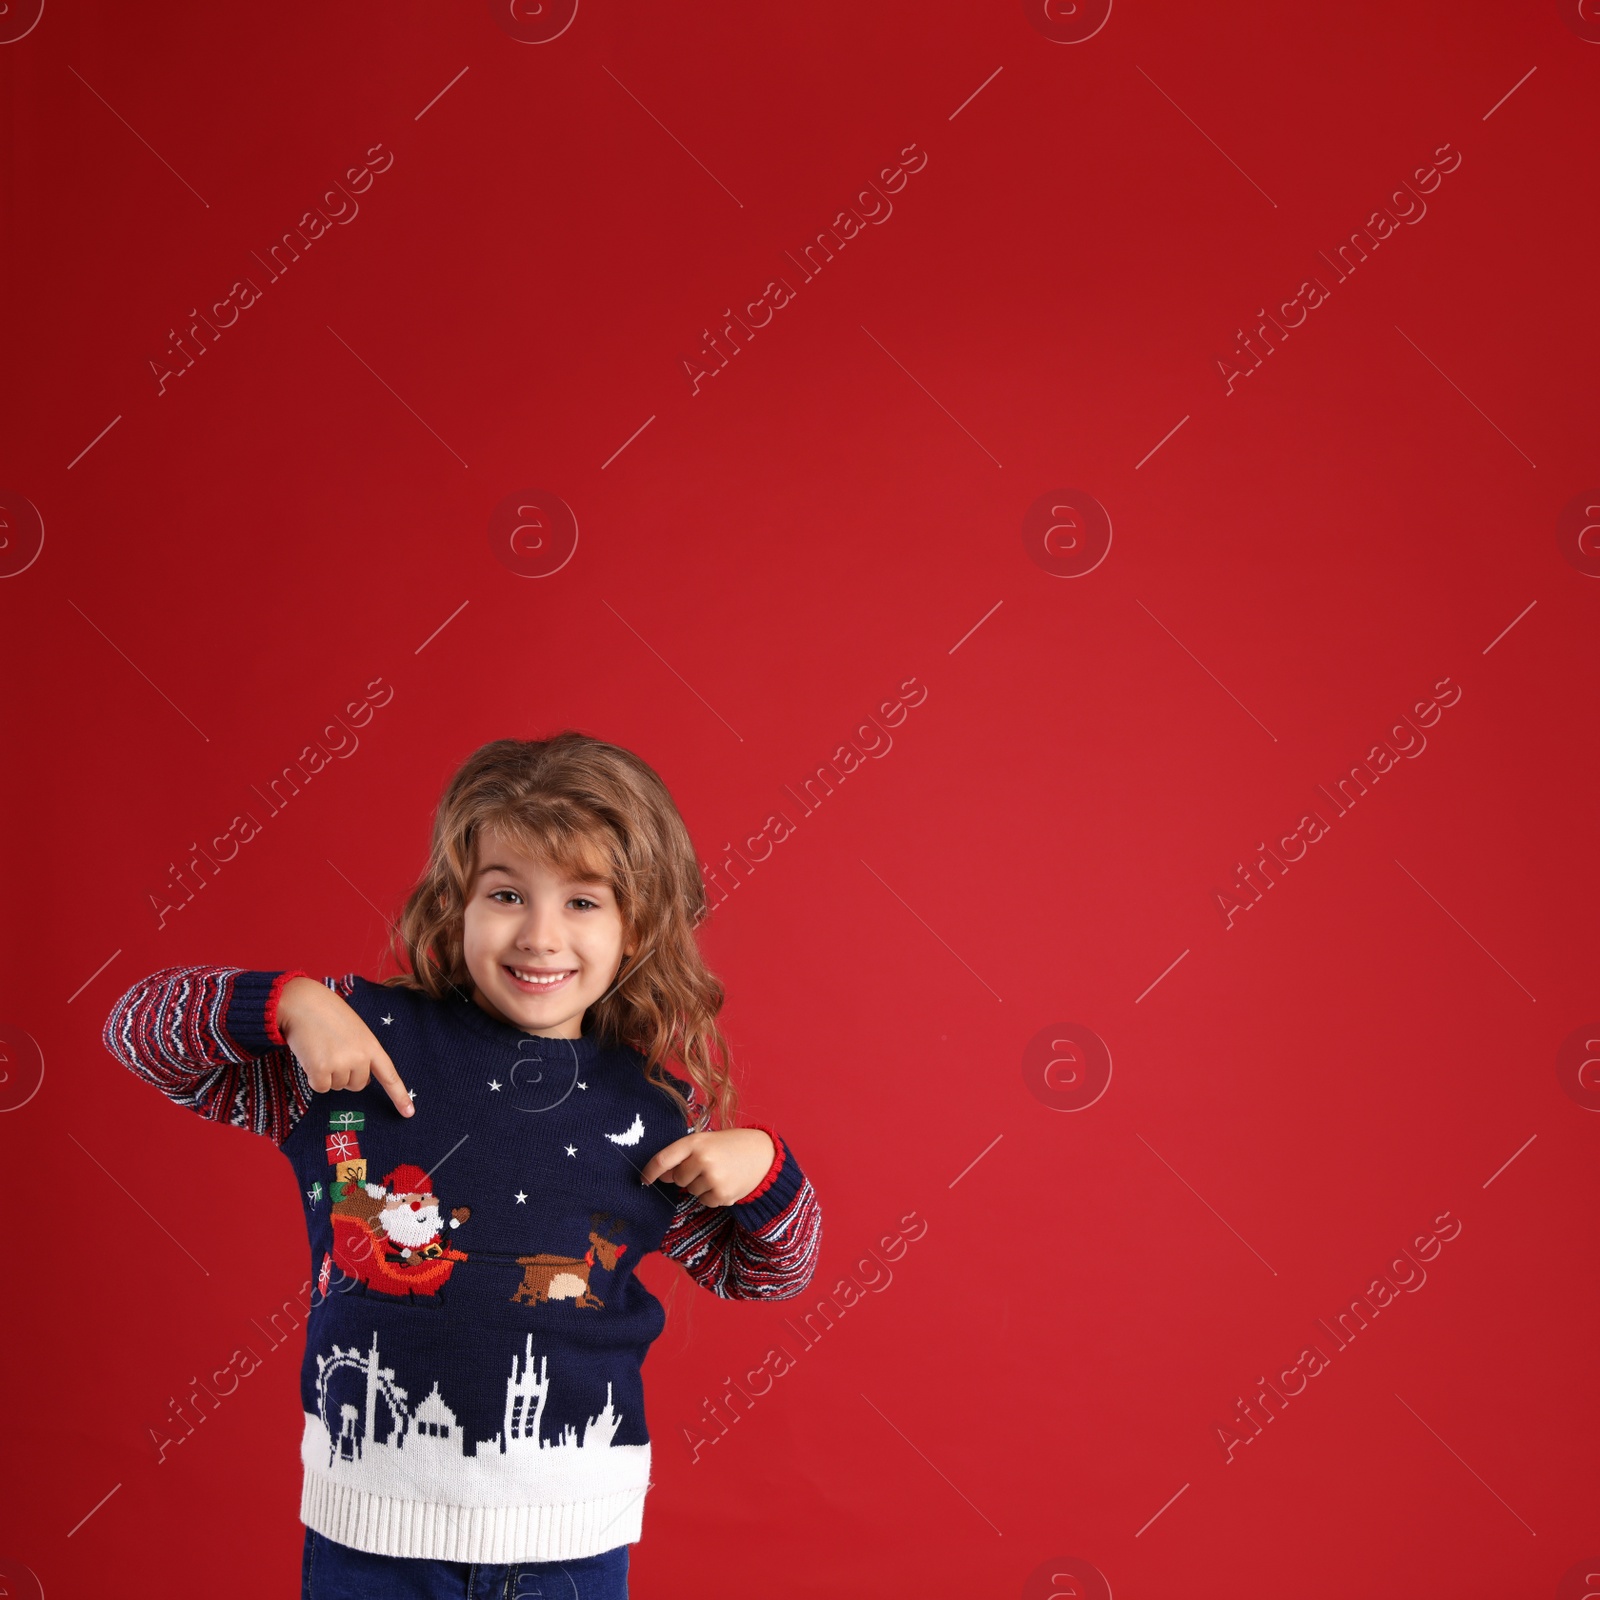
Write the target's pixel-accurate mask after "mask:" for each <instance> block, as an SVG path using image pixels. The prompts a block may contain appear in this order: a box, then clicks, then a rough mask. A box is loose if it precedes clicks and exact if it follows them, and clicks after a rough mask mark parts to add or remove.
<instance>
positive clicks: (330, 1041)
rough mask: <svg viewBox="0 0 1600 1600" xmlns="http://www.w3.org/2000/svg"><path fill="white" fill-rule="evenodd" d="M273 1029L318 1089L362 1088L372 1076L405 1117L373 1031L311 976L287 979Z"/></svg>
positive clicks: (401, 1094) (403, 1099) (406, 1104)
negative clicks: (275, 1028) (275, 1026)
mask: <svg viewBox="0 0 1600 1600" xmlns="http://www.w3.org/2000/svg"><path fill="white" fill-rule="evenodd" d="M278 1032H279V1033H281V1034H282V1035H283V1038H284V1042H285V1043H286V1044H287V1045H288V1046H289V1048H290V1050H292V1051H293V1052H294V1057H295V1059H296V1060H297V1061H298V1062H299V1063H300V1065H301V1067H302V1068H303V1069H304V1071H305V1075H306V1079H307V1081H308V1082H309V1083H310V1085H311V1087H312V1088H313V1089H314V1090H315V1091H316V1092H317V1093H318V1094H327V1093H328V1092H329V1091H330V1090H332V1089H365V1088H366V1086H367V1080H368V1079H369V1078H376V1079H377V1080H378V1082H379V1083H381V1084H382V1085H383V1088H384V1092H385V1093H386V1094H387V1095H388V1096H389V1098H390V1099H391V1100H392V1101H394V1103H395V1105H396V1106H397V1107H399V1110H400V1115H401V1116H403V1117H409V1116H410V1115H411V1114H412V1111H413V1110H414V1109H415V1108H414V1107H413V1105H412V1103H411V1096H410V1095H409V1094H408V1093H407V1092H406V1086H405V1085H404V1084H403V1083H402V1082H401V1081H400V1074H399V1072H398V1071H397V1070H396V1068H395V1064H394V1062H392V1061H391V1060H390V1059H389V1056H388V1052H387V1051H385V1049H384V1048H383V1046H382V1045H381V1044H379V1043H378V1039H377V1035H376V1034H374V1033H373V1031H372V1030H371V1029H370V1028H369V1027H368V1026H367V1025H366V1023H364V1022H363V1021H362V1020H361V1018H360V1017H359V1016H357V1015H356V1012H355V1010H354V1009H353V1008H352V1007H351V1006H349V1005H348V1004H346V1002H345V1001H344V1000H342V999H341V998H340V997H339V996H338V995H336V994H335V993H334V992H333V990H332V989H330V988H328V986H327V985H326V984H322V983H318V982H317V980H316V979H315V978H291V979H290V980H289V981H288V982H287V983H286V984H284V986H283V988H282V990H281V991H280V993H279V995H278Z"/></svg>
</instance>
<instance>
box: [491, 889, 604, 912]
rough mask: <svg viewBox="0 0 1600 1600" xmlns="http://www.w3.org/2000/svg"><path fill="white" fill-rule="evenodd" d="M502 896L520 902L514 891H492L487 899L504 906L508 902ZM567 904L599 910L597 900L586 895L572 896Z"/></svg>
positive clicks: (519, 897)
mask: <svg viewBox="0 0 1600 1600" xmlns="http://www.w3.org/2000/svg"><path fill="white" fill-rule="evenodd" d="M503 894H508V895H510V896H511V897H512V899H513V900H517V901H520V899H521V898H522V897H521V896H520V895H519V894H518V893H517V891H516V890H515V889H494V890H492V891H491V892H490V894H489V898H490V899H491V900H494V901H498V902H499V903H500V904H501V905H505V904H507V903H508V902H506V901H504V900H501V899H500V896H501V895H503ZM567 904H568V905H574V906H588V907H589V908H590V909H592V910H595V911H598V910H599V909H600V902H599V901H598V900H591V899H590V898H589V896H588V895H581V894H580V895H574V896H573V897H572V899H571V900H569V901H568V902H567Z"/></svg>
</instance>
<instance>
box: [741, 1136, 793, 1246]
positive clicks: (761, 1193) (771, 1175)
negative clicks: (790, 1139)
mask: <svg viewBox="0 0 1600 1600" xmlns="http://www.w3.org/2000/svg"><path fill="white" fill-rule="evenodd" d="M761 1131H762V1132H763V1133H766V1134H770V1135H771V1137H772V1142H773V1143H774V1144H775V1145H777V1146H778V1154H777V1155H776V1156H774V1158H773V1168H775V1169H776V1170H771V1169H769V1171H768V1173H767V1177H766V1179H765V1180H763V1183H762V1185H761V1187H760V1188H759V1189H758V1190H756V1191H755V1192H754V1193H753V1194H751V1195H749V1196H748V1197H746V1198H745V1199H743V1200H735V1201H734V1203H733V1205H732V1207H731V1208H730V1209H731V1210H732V1211H733V1214H734V1215H735V1216H736V1217H737V1218H738V1219H739V1226H740V1227H741V1228H745V1229H747V1230H749V1231H750V1232H754V1231H755V1230H756V1229H758V1228H762V1227H765V1226H766V1224H767V1223H769V1222H771V1221H772V1220H773V1219H774V1218H776V1217H779V1216H781V1215H782V1214H783V1213H784V1212H785V1211H787V1210H788V1209H789V1207H790V1205H791V1204H792V1203H793V1201H794V1198H795V1196H796V1195H797V1194H798V1193H799V1192H800V1190H801V1188H802V1187H803V1185H804V1184H805V1174H804V1173H803V1172H802V1171H801V1170H800V1163H799V1162H798V1161H796V1160H795V1158H794V1151H793V1150H791V1149H790V1148H789V1146H788V1144H787V1143H786V1142H785V1141H783V1140H781V1139H780V1138H779V1137H778V1135H777V1134H776V1133H774V1132H773V1131H772V1129H771V1128H766V1127H763V1128H762V1130H761Z"/></svg>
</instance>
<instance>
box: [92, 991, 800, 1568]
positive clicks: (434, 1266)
mask: <svg viewBox="0 0 1600 1600" xmlns="http://www.w3.org/2000/svg"><path fill="white" fill-rule="evenodd" d="M308 976H310V974H308V973H304V972H300V971H298V970H292V971H287V972H254V971H249V970H246V969H244V968H240V967H231V966H175V967H166V968H163V969H162V970H160V971H158V972H155V973H152V974H151V975H150V976H149V977H147V978H144V979H142V980H141V981H140V982H138V983H136V984H134V985H133V986H132V987H131V988H130V989H129V990H127V992H126V993H125V994H123V995H122V996H121V998H120V999H118V1001H117V1002H116V1004H115V1006H114V1007H113V1008H112V1010H111V1013H110V1015H109V1016H108V1017H107V1019H106V1023H105V1028H104V1033H103V1037H104V1042H105V1045H106V1048H107V1049H108V1050H109V1051H110V1052H111V1054H112V1055H113V1056H115V1057H116V1058H117V1060H119V1061H121V1062H122V1063H123V1065H124V1066H126V1067H127V1068H128V1069H129V1070H130V1071H132V1072H133V1073H135V1074H136V1075H137V1076H138V1077H140V1078H141V1079H143V1080H144V1081H145V1082H147V1083H149V1084H151V1085H152V1086H153V1087H154V1088H156V1089H158V1090H159V1091H160V1092H161V1093H162V1094H163V1095H165V1096H166V1097H167V1098H168V1099H169V1100H171V1101H173V1102H174V1103H175V1104H177V1105H180V1106H183V1107H185V1108H187V1109H188V1110H191V1111H193V1112H195V1113H196V1114H197V1115H199V1116H202V1117H205V1118H207V1119H208V1120H210V1121H213V1122H218V1123H224V1124H227V1125H229V1126H231V1127H236V1128H242V1129H245V1130H247V1131H249V1132H251V1133H255V1134H259V1135H262V1136H264V1137H265V1138H267V1139H269V1140H271V1142H272V1143H273V1145H274V1146H275V1147H276V1148H277V1149H278V1150H280V1151H281V1152H282V1153H283V1155H284V1156H285V1157H286V1158H287V1160H288V1161H289V1163H290V1165H291V1166H292V1167H293V1169H294V1173H295V1179H296V1183H297V1186H298V1188H299V1191H300V1196H301V1205H302V1210H303V1212H304V1218H305V1226H306V1235H307V1243H308V1246H309V1250H310V1267H311V1279H310V1280H308V1287H309V1284H310V1282H312V1281H314V1283H315V1285H316V1288H315V1293H314V1294H313V1295H312V1296H311V1307H310V1312H309V1315H308V1318H307V1324H306V1351H305V1360H304V1363H303V1365H302V1368H301V1376H300V1390H301V1402H302V1411H303V1432H302V1439H301V1450H300V1456H301V1467H302V1489H301V1505H300V1515H301V1519H302V1521H304V1522H305V1523H306V1525H307V1526H308V1527H311V1528H313V1529H315V1530H316V1531H317V1532H318V1533H321V1534H323V1535H324V1536H325V1537H326V1538H329V1539H333V1540H336V1541H338V1542H340V1543H343V1544H347V1545H350V1546H352V1547H354V1548H356V1549H359V1550H367V1551H372V1552H374V1553H377V1554H382V1555H390V1556H411V1557H426V1558H430V1559H433V1560H444V1561H464V1562H494V1563H509V1562H516V1561H555V1560H561V1559H564V1558H575V1557H580V1556H587V1555H596V1554H599V1553H600V1552H602V1551H605V1550H610V1549H613V1548H615V1547H616V1546H617V1545H620V1544H631V1543H634V1542H636V1541H637V1540H638V1539H639V1537H640V1534H641V1531H642V1523H643V1515H644V1501H645V1497H646V1495H647V1493H648V1490H649V1488H650V1486H651V1479H650V1449H651V1446H650V1433H649V1428H648V1426H647V1422H646V1416H645V1403H644V1391H643V1379H642V1373H641V1367H642V1364H643V1361H644V1358H645V1355H646V1354H647V1352H648V1350H649V1347H650V1345H651V1343H652V1342H653V1341H654V1340H655V1339H656V1337H657V1336H658V1335H659V1334H660V1332H661V1330H662V1328H663V1326H664V1325H665V1320H666V1315H665V1312H664V1311H663V1309H662V1306H661V1302H660V1301H659V1300H658V1299H657V1298H656V1297H655V1296H654V1295H653V1294H652V1293H651V1292H650V1291H649V1290H648V1289H647V1288H646V1287H645V1286H644V1284H643V1283H641V1282H640V1281H639V1279H638V1276H637V1273H636V1271H635V1269H636V1267H637V1265H638V1262H639V1260H640V1259H641V1258H642V1257H643V1256H645V1255H648V1254H649V1253H650V1252H651V1251H653V1250H659V1251H661V1252H662V1254H664V1255H667V1256H670V1257H671V1258H672V1259H673V1260H675V1261H678V1262H680V1263H681V1264H682V1265H683V1267H684V1269H685V1270H686V1271H687V1272H688V1274H689V1275H690V1277H691V1278H693V1279H694V1281H695V1282H696V1283H698V1284H699V1285H700V1286H701V1287H702V1288H705V1289H707V1290H709V1291H710V1292H711V1293H713V1294H715V1295H718V1296H719V1297H721V1298H723V1299H728V1300H783V1299H790V1298H793V1297H794V1296H796V1295H798V1294H800V1293H801V1292H802V1291H803V1290H804V1289H805V1288H806V1286H807V1285H808V1284H809V1283H810V1281H811V1278H812V1275H813V1273H814V1272H815V1270H816V1263H817V1256H818V1252H819V1250H820V1247H821V1240H822V1213H821V1208H820V1207H819V1205H818V1202H817V1197H816V1193H815V1191H814V1190H813V1189H812V1187H811V1183H810V1181H809V1179H807V1178H806V1176H805V1174H804V1173H803V1172H802V1171H801V1169H800V1166H799V1163H798V1161H797V1160H796V1159H795V1155H794V1152H793V1150H792V1149H790V1148H789V1146H788V1144H787V1143H786V1142H785V1141H784V1140H783V1139H782V1138H781V1137H780V1136H779V1135H778V1133H777V1132H776V1131H775V1130H773V1129H772V1128H769V1127H765V1126H764V1125H761V1124H751V1126H760V1127H762V1131H763V1132H765V1133H766V1134H767V1135H768V1136H769V1137H770V1138H771V1140H772V1145H773V1158H772V1164H771V1166H770V1167H769V1168H768V1171H767V1173H766V1176H765V1177H764V1178H763V1179H762V1181H761V1183H760V1184H759V1185H757V1187H756V1188H755V1189H753V1190H752V1191H751V1192H750V1194H748V1195H746V1196H745V1198H744V1199H742V1200H740V1201H738V1202H736V1203H735V1204H733V1205H729V1206H721V1207H708V1206H706V1205H704V1204H703V1203H702V1202H701V1201H700V1200H699V1199H697V1198H696V1197H695V1196H693V1195H691V1194H689V1193H687V1191H685V1190H682V1189H679V1188H678V1187H677V1186H676V1185H674V1184H671V1183H668V1182H667V1181H666V1180H664V1179H662V1180H658V1181H657V1182H656V1183H654V1184H650V1185H644V1184H641V1183H640V1182H639V1173H640V1170H641V1169H642V1168H643V1167H644V1166H645V1164H646V1163H647V1162H648V1161H649V1160H650V1158H651V1157H652V1156H653V1155H654V1154H655V1153H656V1151H658V1150H660V1149H662V1148H664V1147H665V1146H666V1145H668V1144H671V1143H673V1142H674V1141H675V1140H677V1139H679V1138H682V1137H683V1135H684V1134H685V1133H687V1132H693V1131H700V1130H701V1129H703V1128H704V1127H705V1126H706V1124H707V1121H708V1114H707V1112H706V1110H705V1108H704V1107H703V1106H701V1105H699V1104H698V1103H697V1102H696V1100H695V1098H694V1094H693V1088H692V1086H691V1085H690V1084H689V1083H688V1082H687V1081H685V1080H683V1079H681V1078H677V1077H674V1078H673V1081H674V1083H675V1084H676V1085H677V1087H678V1088H679V1089H680V1091H681V1092H682V1093H683V1094H684V1097H685V1099H686V1100H688V1101H689V1103H690V1112H691V1115H690V1119H689V1120H688V1122H686V1120H685V1117H684V1114H683V1111H682V1109H681V1108H680V1107H679V1105H678V1104H677V1103H676V1102H675V1101H674V1100H673V1099H672V1097H671V1096H670V1095H669V1094H667V1093H666V1092H665V1091H664V1090H662V1089H661V1088H659V1087H658V1086H657V1085H655V1084H652V1083H650V1082H649V1081H648V1080H647V1079H646V1077H645V1075H644V1060H643V1057H642V1056H640V1055H639V1054H638V1053H637V1052H635V1051H633V1050H631V1049H627V1048H625V1047H619V1046H612V1045H607V1044H605V1043H603V1042H602V1041H600V1040H599V1039H597V1038H595V1037H593V1036H588V1035H586V1036H583V1037H580V1038H577V1039H556V1038H548V1037H545V1036H543V1035H539V1034H528V1033H524V1032H523V1031H522V1030H521V1029H520V1028H517V1027H515V1026H513V1025H512V1024H510V1023H505V1022H501V1021H500V1020H499V1019H498V1018H495V1017H492V1016H490V1015H489V1013H488V1012H486V1011H484V1010H483V1009H482V1008H481V1007H480V1006H478V1005H476V1004H475V1003H474V1002H472V1001H471V1000H470V999H468V998H465V997H459V998H455V999H451V1000H435V999H433V998H432V997H431V996H429V995H426V994H424V993H422V992H420V991H417V990H411V989H404V988H399V987H388V986H385V985H383V984H378V983H374V982H372V981H370V980H369V979H366V978H363V977H360V976H358V975H356V974H353V973H352V974H347V975H346V976H344V977H341V978H331V977H325V978H323V979H321V982H322V983H324V984H325V985H326V986H327V987H328V988H329V989H331V990H332V991H333V992H334V993H335V994H338V995H339V996H340V997H341V998H342V999H344V1000H345V1001H346V1003H347V1004H349V1005H350V1006H351V1007H352V1009H354V1010H355V1012H356V1013H357V1015H358V1016H360V1017H361V1019H362V1020H363V1021H364V1022H365V1023H366V1024H367V1026H368V1027H369V1028H370V1029H371V1030H372V1032H373V1033H374V1035H376V1037H377V1038H378V1040H379V1042H380V1043H381V1044H382V1045H383V1047H384V1049H385V1050H386V1051H387V1052H388V1054H389V1057H390V1059H391V1060H392V1061H393V1062H394V1064H395V1066H396V1068H397V1069H398V1071H399V1073H400V1077H401V1080H402V1082H404V1084H405V1085H406V1087H407V1089H408V1091H409V1092H410V1093H411V1096H412V1099H413V1101H414V1104H415V1107H416V1109H415V1114H414V1115H413V1116H411V1117H402V1116H401V1115H400V1113H399V1111H398V1109H397V1108H396V1107H395V1105H394V1103H393V1102H392V1101H391V1100H390V1098H389V1096H388V1094H387V1093H386V1092H385V1091H384V1089H383V1087H382V1085H381V1084H379V1083H378V1082H377V1081H376V1080H375V1079H372V1080H369V1082H368V1084H367V1086H366V1087H365V1088H364V1089H361V1090H357V1091H352V1090H338V1091H334V1092H331V1093H327V1094H321V1095H319V1094H316V1093H314V1092H313V1090H312V1089H311V1086H310V1083H309V1082H308V1081H307V1079H306V1076H305V1073H304V1071H303V1070H302V1068H301V1066H300V1063H299V1062H298V1061H297V1060H296V1059H295V1056H294V1054H293V1052H292V1051H291V1050H290V1049H289V1048H288V1046H287V1045H286V1044H285V1043H284V1040H283V1035H282V1034H281V1032H280V1031H279V1029H278V1025H277V1004H278V997H279V995H280V994H281V992H282V990H283V986H284V984H285V983H287V982H288V980H289V979H290V978H292V977H308Z"/></svg>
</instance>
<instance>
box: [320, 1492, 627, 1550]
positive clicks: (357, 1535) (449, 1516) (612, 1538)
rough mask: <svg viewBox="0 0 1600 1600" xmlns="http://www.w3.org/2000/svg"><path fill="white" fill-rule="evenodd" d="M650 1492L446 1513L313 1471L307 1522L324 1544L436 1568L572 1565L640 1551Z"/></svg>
mask: <svg viewBox="0 0 1600 1600" xmlns="http://www.w3.org/2000/svg"><path fill="white" fill-rule="evenodd" d="M647 1490H648V1485H647V1486H646V1488H644V1489H624V1490H619V1491H617V1492H615V1493H612V1494H607V1495H601V1496H598V1497H597V1498H595V1499H592V1500H569V1501H565V1502H562V1503H560V1504H556V1505H537V1506H531V1505H520V1506H447V1505H439V1504H437V1503H435V1502H432V1501H426V1500H399V1499H395V1498H393V1497H391V1496H389V1495H381V1494H373V1493H371V1492H370V1491H368V1490H365V1489H357V1488H355V1487H353V1486H352V1485H350V1484H342V1483H334V1482H332V1481H331V1480H330V1479H328V1478H326V1477H324V1476H322V1475H321V1474H320V1473H316V1472H307V1473H306V1474H305V1475H304V1478H303V1479H302V1482H301V1489H300V1520H301V1521H302V1522H303V1523H304V1524H305V1525H306V1526H307V1527H308V1528H311V1529H314V1530H315V1531H316V1532H317V1533H320V1534H321V1535H322V1536H323V1538H325V1539H332V1540H333V1541H334V1542H335V1543H336V1544H346V1545H349V1546H351V1547H352V1548H353V1549H356V1550H367V1551H370V1552H371V1553H372V1554H374V1555H380V1556H414V1557H421V1558H424V1559H427V1560H430V1561H480V1562H492V1563H495V1564H497V1565H498V1564H502V1563H506V1562H512V1561H570V1560H576V1559H577V1558H578V1557H580V1556H597V1555H600V1554H601V1553H602V1552H603V1551H606V1550H614V1549H615V1548H616V1547H617V1546H618V1545H619V1544H637V1543H638V1542H639V1540H640V1538H641V1537H642V1535H643V1531H644V1502H645V1495H646V1493H647Z"/></svg>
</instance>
